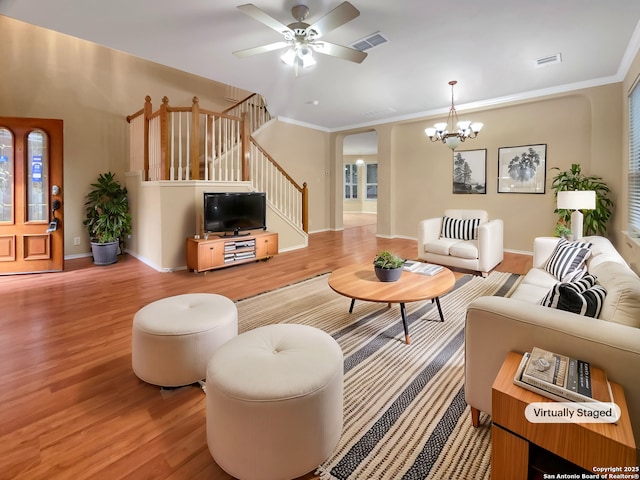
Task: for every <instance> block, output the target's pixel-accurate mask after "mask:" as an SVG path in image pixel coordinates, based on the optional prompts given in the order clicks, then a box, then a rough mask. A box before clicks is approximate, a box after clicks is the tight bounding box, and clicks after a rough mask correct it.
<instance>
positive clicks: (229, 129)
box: [127, 94, 308, 233]
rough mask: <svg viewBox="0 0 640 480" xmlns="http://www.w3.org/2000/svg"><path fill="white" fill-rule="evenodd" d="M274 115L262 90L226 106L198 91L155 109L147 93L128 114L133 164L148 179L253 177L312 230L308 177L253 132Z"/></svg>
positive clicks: (286, 212)
mask: <svg viewBox="0 0 640 480" xmlns="http://www.w3.org/2000/svg"><path fill="white" fill-rule="evenodd" d="M270 119H271V116H270V115H269V112H268V110H267V108H266V104H265V102H264V99H263V98H262V96H261V95H258V94H252V95H249V96H248V97H247V98H245V99H244V100H242V101H241V102H239V103H238V104H236V105H234V106H232V107H230V108H228V109H226V110H225V111H223V112H213V111H210V110H205V109H203V108H200V104H199V101H198V98H197V97H193V101H192V105H191V106H189V107H172V106H170V105H169V99H168V98H167V97H163V98H162V104H161V105H160V108H159V109H158V110H157V111H156V112H153V108H152V105H151V97H149V96H148V95H147V96H146V97H145V104H144V107H143V108H142V109H141V110H139V111H137V112H135V113H133V114H132V115H129V116H127V122H129V125H130V126H129V131H130V154H129V155H130V170H131V171H134V170H142V172H143V180H145V181H147V180H170V181H183V180H199V179H204V180H211V181H222V182H238V181H245V182H246V181H250V182H251V184H252V186H253V187H254V188H256V189H257V190H259V191H265V192H267V198H268V199H269V200H270V201H271V203H272V204H273V206H274V208H276V209H278V210H279V211H280V212H281V213H282V214H283V215H284V216H285V217H286V218H288V219H289V220H290V221H291V222H293V224H294V225H296V226H298V227H299V228H302V230H303V231H304V232H307V233H308V203H307V202H308V195H307V188H306V183H305V184H304V185H303V186H302V187H300V186H299V185H298V184H297V183H296V182H295V181H294V180H293V179H292V178H291V177H290V176H289V175H288V174H287V173H286V172H285V171H284V169H282V167H281V166H280V165H278V163H277V162H276V161H275V160H274V159H273V158H272V157H271V156H270V155H268V154H267V152H265V151H264V149H262V147H260V146H259V145H258V144H257V143H256V141H255V139H254V138H253V137H252V136H251V134H252V133H253V132H255V131H256V130H257V129H258V128H260V127H261V126H262V125H264V123H266V122H268V121H269V120H270ZM265 172H268V175H267V174H265Z"/></svg>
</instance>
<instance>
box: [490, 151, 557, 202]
mask: <svg viewBox="0 0 640 480" xmlns="http://www.w3.org/2000/svg"><path fill="white" fill-rule="evenodd" d="M546 181H547V144H546V143H541V144H536V145H522V146H517V147H500V148H498V193H541V194H544V193H545V191H546Z"/></svg>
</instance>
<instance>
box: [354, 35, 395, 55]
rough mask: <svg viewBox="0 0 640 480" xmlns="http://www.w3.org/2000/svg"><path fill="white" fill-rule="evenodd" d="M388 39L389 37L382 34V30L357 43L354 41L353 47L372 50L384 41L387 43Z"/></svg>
mask: <svg viewBox="0 0 640 480" xmlns="http://www.w3.org/2000/svg"><path fill="white" fill-rule="evenodd" d="M388 41H389V39H388V38H387V37H385V36H384V35H382V34H381V33H380V32H376V33H372V34H371V35H369V36H367V37H365V38H363V39H361V40H358V41H357V42H355V43H352V44H351V47H352V48H355V49H356V50H360V51H361V52H364V51H365V50H370V49H372V48H374V47H377V46H379V45H382V44H383V43H387V42H388Z"/></svg>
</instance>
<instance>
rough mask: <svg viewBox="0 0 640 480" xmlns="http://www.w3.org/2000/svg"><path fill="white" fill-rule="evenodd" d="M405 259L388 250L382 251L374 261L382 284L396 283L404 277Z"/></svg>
mask: <svg viewBox="0 0 640 480" xmlns="http://www.w3.org/2000/svg"><path fill="white" fill-rule="evenodd" d="M403 265H404V259H402V258H400V257H398V256H397V255H394V254H393V253H391V252H389V251H388V250H382V251H381V252H379V253H378V254H377V255H376V256H375V257H374V259H373V266H374V270H375V272H376V276H377V277H378V280H380V281H381V282H395V281H396V280H398V279H399V278H400V276H401V275H402V267H403Z"/></svg>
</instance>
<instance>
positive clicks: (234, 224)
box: [204, 192, 267, 236]
mask: <svg viewBox="0 0 640 480" xmlns="http://www.w3.org/2000/svg"><path fill="white" fill-rule="evenodd" d="M266 216H267V197H266V195H265V193H263V192H204V231H205V232H220V233H222V232H224V234H225V235H229V236H230V235H234V236H240V235H243V234H241V233H240V232H242V231H244V230H256V229H259V228H261V229H263V230H266V229H267V219H266ZM244 235H248V233H244Z"/></svg>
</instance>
